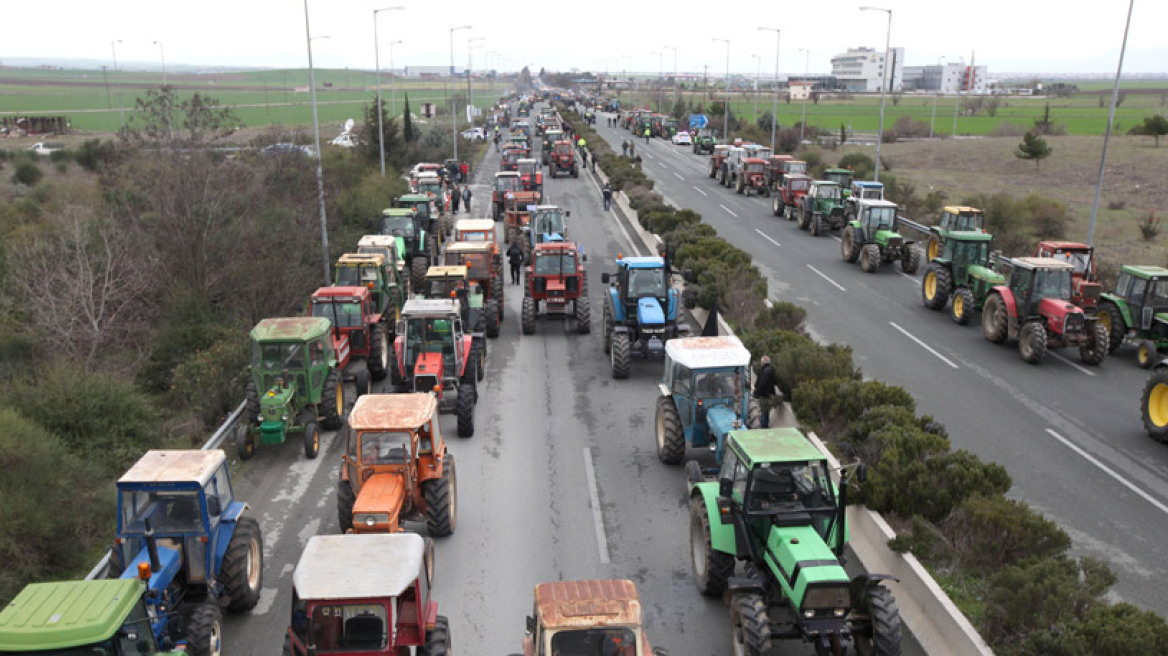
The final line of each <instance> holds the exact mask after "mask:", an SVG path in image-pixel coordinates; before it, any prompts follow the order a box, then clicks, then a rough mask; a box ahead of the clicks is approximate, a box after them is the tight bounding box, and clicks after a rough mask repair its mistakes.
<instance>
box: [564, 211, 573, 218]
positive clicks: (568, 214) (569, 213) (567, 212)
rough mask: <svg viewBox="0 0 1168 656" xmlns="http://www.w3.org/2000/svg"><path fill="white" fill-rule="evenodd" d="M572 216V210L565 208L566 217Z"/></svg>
mask: <svg viewBox="0 0 1168 656" xmlns="http://www.w3.org/2000/svg"><path fill="white" fill-rule="evenodd" d="M570 216H572V210H564V218H565V219H566V218H568V217H570Z"/></svg>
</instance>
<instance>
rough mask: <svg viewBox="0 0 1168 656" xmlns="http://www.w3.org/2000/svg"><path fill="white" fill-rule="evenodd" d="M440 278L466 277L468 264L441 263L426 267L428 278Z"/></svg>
mask: <svg viewBox="0 0 1168 656" xmlns="http://www.w3.org/2000/svg"><path fill="white" fill-rule="evenodd" d="M452 245H453V244H452ZM439 278H466V265H463V264H459V265H440V266H432V267H430V268H429V269H426V279H427V280H431V279H439Z"/></svg>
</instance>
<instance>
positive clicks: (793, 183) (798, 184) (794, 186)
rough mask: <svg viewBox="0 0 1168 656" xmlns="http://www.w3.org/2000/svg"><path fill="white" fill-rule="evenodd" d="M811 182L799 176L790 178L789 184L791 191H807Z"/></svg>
mask: <svg viewBox="0 0 1168 656" xmlns="http://www.w3.org/2000/svg"><path fill="white" fill-rule="evenodd" d="M809 184H810V182H809V181H808V180H804V179H803V178H797V179H792V180H790V183H789V184H788V186H789V187H790V189H791V191H805V190H806V189H807V187H808V185H809Z"/></svg>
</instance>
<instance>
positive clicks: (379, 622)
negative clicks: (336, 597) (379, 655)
mask: <svg viewBox="0 0 1168 656" xmlns="http://www.w3.org/2000/svg"><path fill="white" fill-rule="evenodd" d="M308 624H309V628H310V630H311V634H310V636H309V640H311V641H312V642H311V643H309V644H313V643H315V645H316V653H318V654H339V653H345V652H354V651H360V652H377V651H382V650H384V649H385V647H386V645H387V642H388V638H389V631H390V628H389V622H388V612H387V610H386V608H385V606H383V605H381V604H337V603H331V602H330V603H328V604H322V605H319V606H317V607H316V608H314V609H313V610H312V620H311V621H310V622H309V623H308Z"/></svg>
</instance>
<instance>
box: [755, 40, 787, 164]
mask: <svg viewBox="0 0 1168 656" xmlns="http://www.w3.org/2000/svg"><path fill="white" fill-rule="evenodd" d="M758 29H760V30H766V31H768V32H774V33H775V97H774V101H773V103H772V107H771V152H772V153H773V152H775V130H776V128H777V127H778V125H779V39H780V38H781V37H782V33H781V32H779V28H777V27H760V28H758Z"/></svg>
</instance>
